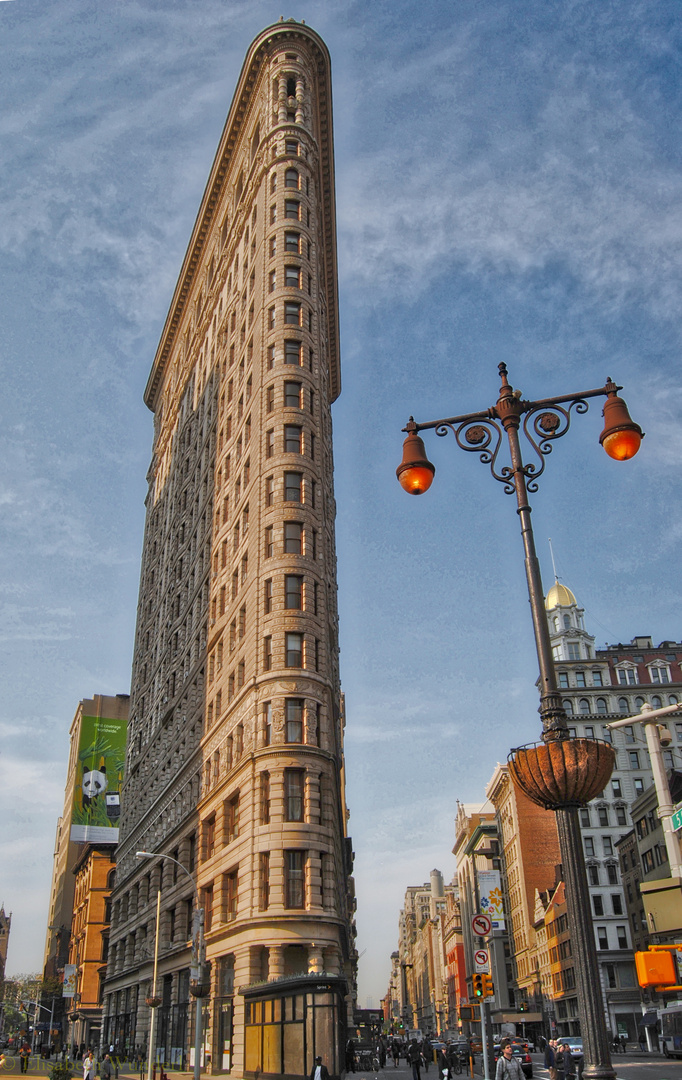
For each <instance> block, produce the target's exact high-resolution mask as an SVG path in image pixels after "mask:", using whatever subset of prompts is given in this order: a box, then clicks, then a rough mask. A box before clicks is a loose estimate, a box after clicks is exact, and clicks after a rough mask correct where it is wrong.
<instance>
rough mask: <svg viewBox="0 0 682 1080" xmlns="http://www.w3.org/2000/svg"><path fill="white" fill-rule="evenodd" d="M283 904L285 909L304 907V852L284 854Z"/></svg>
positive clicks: (287, 852)
mask: <svg viewBox="0 0 682 1080" xmlns="http://www.w3.org/2000/svg"><path fill="white" fill-rule="evenodd" d="M284 854H285V863H284V866H285V877H286V881H285V903H284V906H285V907H287V908H303V907H305V852H304V851H286V852H285V853H284Z"/></svg>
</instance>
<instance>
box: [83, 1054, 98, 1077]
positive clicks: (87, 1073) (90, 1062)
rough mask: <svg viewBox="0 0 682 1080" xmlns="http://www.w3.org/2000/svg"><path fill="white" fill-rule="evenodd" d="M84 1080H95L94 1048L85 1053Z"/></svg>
mask: <svg viewBox="0 0 682 1080" xmlns="http://www.w3.org/2000/svg"><path fill="white" fill-rule="evenodd" d="M83 1080H95V1055H94V1054H93V1052H92V1050H88V1052H87V1054H84V1055H83Z"/></svg>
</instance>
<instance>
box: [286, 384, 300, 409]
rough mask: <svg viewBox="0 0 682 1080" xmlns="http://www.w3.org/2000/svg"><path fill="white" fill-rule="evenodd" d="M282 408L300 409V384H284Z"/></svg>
mask: <svg viewBox="0 0 682 1080" xmlns="http://www.w3.org/2000/svg"><path fill="white" fill-rule="evenodd" d="M284 406H285V408H287V409H300V408H301V384H300V382H285V384H284Z"/></svg>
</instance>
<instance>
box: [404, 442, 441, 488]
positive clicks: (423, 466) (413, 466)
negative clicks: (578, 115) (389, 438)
mask: <svg viewBox="0 0 682 1080" xmlns="http://www.w3.org/2000/svg"><path fill="white" fill-rule="evenodd" d="M435 472H436V467H435V465H432V464H431V462H430V461H429V459H428V458H427V456H426V450H425V449H424V442H423V440H422V439H420V438H419V436H418V435H417V434H415V432H410V434H409V435H408V436H407V438H406V439H405V442H404V443H403V460H402V461H401V463H400V465H399V466H398V468H397V469H396V471H395V473H396V476H397V477H398V480H399V481H400V484H401V486H402V487H403V488H404V490H405V491H406V492H407V493H408V495H423V494H424V492H425V491H428V490H429V488H430V487H431V484H432V482H433V477H434V474H435Z"/></svg>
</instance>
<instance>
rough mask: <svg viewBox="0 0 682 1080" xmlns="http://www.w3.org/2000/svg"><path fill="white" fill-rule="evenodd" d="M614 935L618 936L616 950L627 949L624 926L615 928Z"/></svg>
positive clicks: (626, 936)
mask: <svg viewBox="0 0 682 1080" xmlns="http://www.w3.org/2000/svg"><path fill="white" fill-rule="evenodd" d="M616 934H617V935H618V948H619V949H627V947H628V935H627V930H626V929H625V927H624V926H617V927H616Z"/></svg>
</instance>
